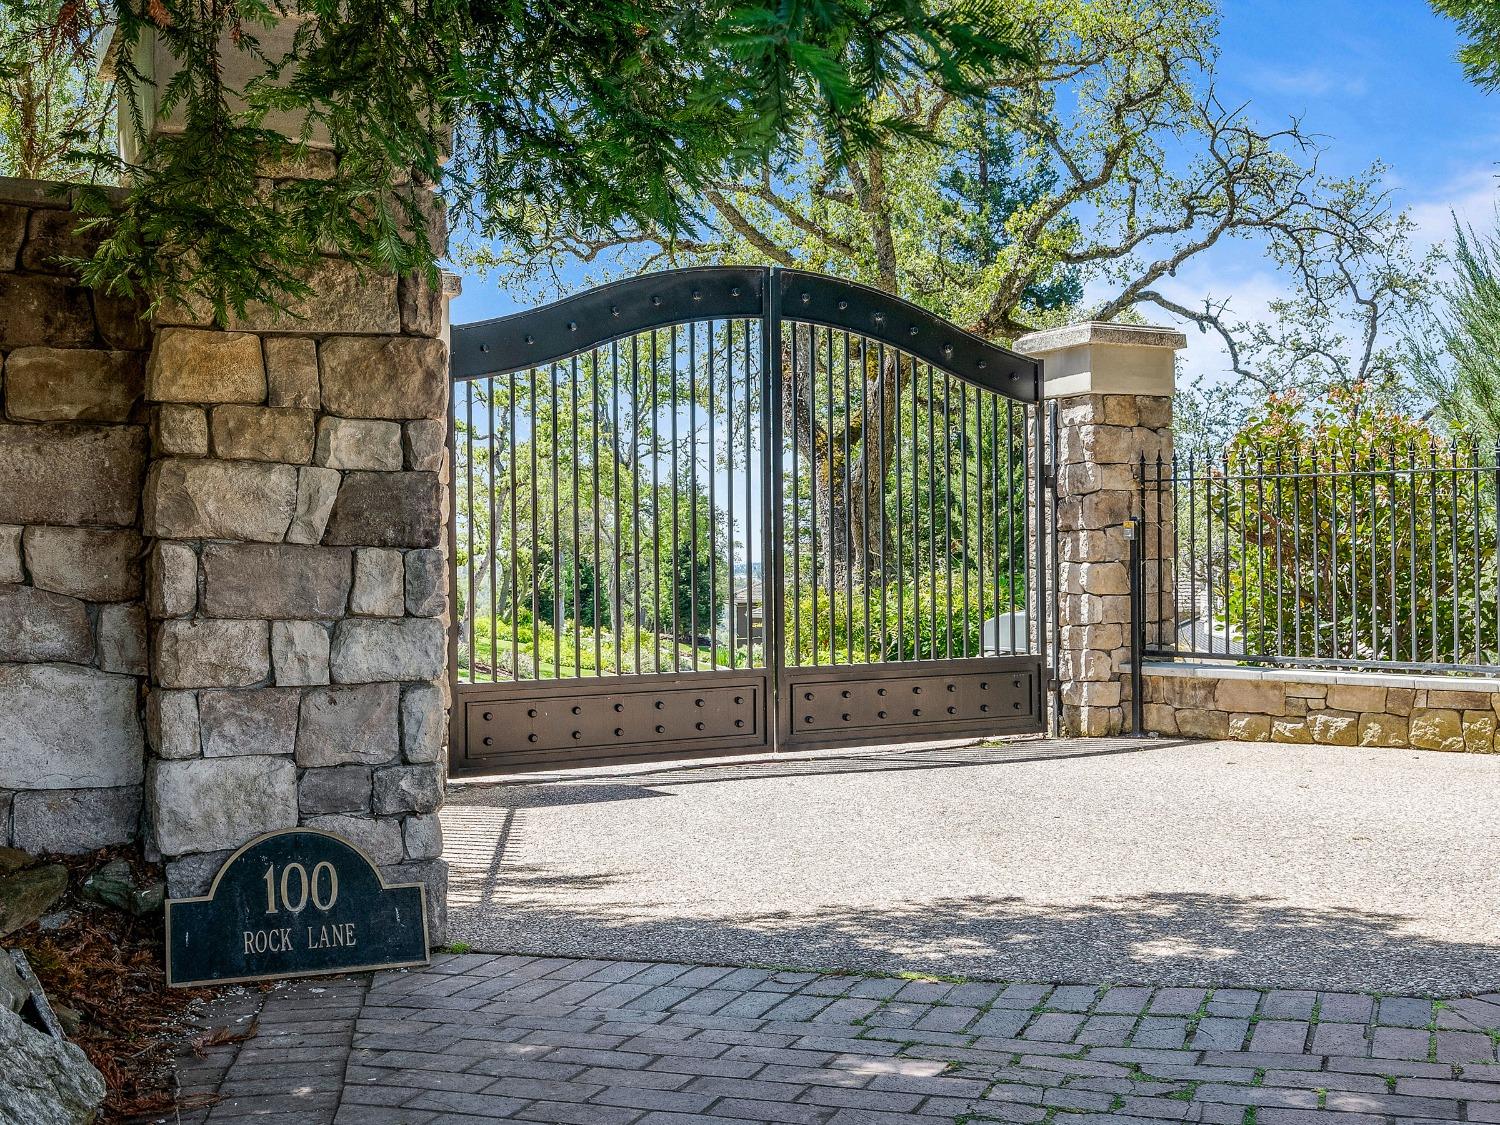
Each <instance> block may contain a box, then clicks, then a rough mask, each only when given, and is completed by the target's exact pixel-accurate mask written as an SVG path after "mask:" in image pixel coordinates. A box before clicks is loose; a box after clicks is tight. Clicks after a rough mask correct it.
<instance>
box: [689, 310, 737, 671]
mask: <svg viewBox="0 0 1500 1125" xmlns="http://www.w3.org/2000/svg"><path fill="white" fill-rule="evenodd" d="M716 382H717V381H716V380H715V379H714V322H713V321H712V320H710V321H709V322H708V461H707V464H706V465H705V468H707V470H708V667H709V670H710V671H713V670H715V669H717V668H718V667H719V615H718V612H717V610H718V605H719V499H718V488H717V483H718V482H717V480H716V478H717V477H718V475H719V447H718V428H717V427H716V426H715V425H714V412H715V411H716V410H717V409H718V402H717V400H716V396H715V393H714V388H715V385H716ZM696 522H697V521H696V520H694V523H695V524H696ZM732 527H733V525H731V531H730V537H731V542H732V541H733V535H734V532H733V530H732ZM729 555H730V573H731V574H733V573H734V563H733V559H734V550H733V548H732V547H731V549H730V552H729ZM730 584H731V585H733V582H732V581H731V583H730Z"/></svg>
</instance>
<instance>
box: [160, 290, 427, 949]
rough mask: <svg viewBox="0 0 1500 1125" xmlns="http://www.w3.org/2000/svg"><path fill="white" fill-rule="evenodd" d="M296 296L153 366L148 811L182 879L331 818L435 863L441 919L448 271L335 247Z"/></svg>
mask: <svg viewBox="0 0 1500 1125" xmlns="http://www.w3.org/2000/svg"><path fill="white" fill-rule="evenodd" d="M311 284H312V289H313V296H312V297H311V298H310V299H309V301H308V302H307V303H306V304H305V305H304V306H303V307H301V308H298V309H296V310H294V317H293V318H288V317H286V316H283V317H281V318H275V317H272V316H270V315H251V316H248V317H243V318H234V319H232V320H231V323H230V324H229V325H228V327H227V328H226V329H223V330H220V329H216V328H211V327H206V326H204V325H202V324H201V323H194V321H195V319H196V318H195V317H193V316H192V315H191V314H190V313H178V314H175V315H174V314H169V315H167V316H166V317H165V318H164V320H163V322H162V323H161V324H160V325H159V326H158V331H157V335H156V339H155V346H154V348H153V350H152V353H151V358H150V362H149V365H148V367H147V371H146V399H147V401H148V403H149V404H150V409H151V413H152V459H151V464H150V468H149V473H148V479H147V483H146V493H145V504H144V530H145V533H146V534H147V535H148V536H149V537H151V539H152V547H151V552H150V565H149V572H148V583H147V590H148V597H147V604H148V610H149V614H150V618H151V621H152V638H153V646H152V647H153V651H152V665H151V686H150V692H149V695H148V700H147V709H146V722H147V733H148V736H149V739H150V746H151V751H152V755H151V761H150V764H149V767H148V770H147V781H146V797H147V809H148V823H149V825H150V828H151V834H152V836H151V838H152V841H153V842H154V844H155V846H156V847H157V848H158V849H159V850H160V851H161V853H162V855H163V856H165V857H167V860H168V863H167V873H168V883H169V890H170V892H171V893H172V894H174V895H182V894H191V893H197V892H199V891H201V890H202V889H203V888H204V886H205V885H206V882H207V880H208V879H209V878H210V877H211V876H212V874H213V872H214V870H216V868H217V867H218V865H219V864H220V862H222V860H223V859H224V857H225V855H226V854H227V853H228V851H229V850H230V849H232V848H235V847H237V846H239V845H241V844H243V843H245V842H246V841H248V840H250V839H252V838H253V837H255V836H256V835H258V834H259V833H262V832H266V831H270V830H273V829H278V828H286V827H291V826H294V825H299V824H300V825H307V826H311V827H316V828H326V829H329V830H331V831H334V832H337V833H339V834H341V835H343V836H345V837H347V838H349V839H350V840H352V841H354V842H355V843H356V844H358V845H359V846H360V847H362V848H363V849H364V850H365V852H366V853H368V854H369V855H370V856H371V858H372V859H374V860H375V862H376V863H378V864H379V865H381V867H382V868H383V870H384V872H385V874H386V876H387V878H388V879H399V880H402V881H418V880H420V881H424V882H426V883H427V885H428V887H429V897H430V899H431V900H432V901H433V903H434V908H435V909H434V918H433V922H434V938H435V939H436V938H438V937H440V935H441V931H442V924H441V922H442V917H441V910H440V907H441V900H442V889H443V885H444V868H443V865H442V861H441V860H440V859H439V858H438V857H439V856H440V854H441V850H442V846H441V833H440V830H439V827H438V820H437V808H438V805H439V804H440V802H441V798H442V793H443V787H444V771H445V768H446V763H445V758H446V754H445V746H446V734H447V719H446V704H445V693H446V682H445V667H446V659H447V631H446V624H445V613H446V604H445V603H446V590H447V578H446V564H445V556H444V542H445V534H444V529H445V526H446V524H445V517H444V511H443V492H444V476H443V474H444V473H445V472H446V442H445V435H446V417H447V403H448V366H447V347H446V344H445V342H444V340H443V338H442V336H443V306H442V294H441V292H440V291H439V290H437V289H435V288H433V287H430V286H428V285H426V284H425V283H423V282H421V281H417V280H409V281H408V280H403V281H401V282H399V283H398V281H397V279H395V278H393V277H382V276H378V275H366V276H364V277H360V276H359V275H357V274H356V273H355V272H354V271H353V270H352V268H351V267H348V266H346V265H342V264H340V263H338V262H336V261H333V260H329V261H327V262H326V263H325V264H324V266H323V267H322V268H321V269H319V270H318V271H317V272H316V274H315V276H314V277H313V278H311Z"/></svg>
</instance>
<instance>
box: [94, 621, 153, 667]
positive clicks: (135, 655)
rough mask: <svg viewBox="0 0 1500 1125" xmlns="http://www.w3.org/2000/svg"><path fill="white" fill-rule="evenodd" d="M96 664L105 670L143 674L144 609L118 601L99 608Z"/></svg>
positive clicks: (144, 649) (144, 659)
mask: <svg viewBox="0 0 1500 1125" xmlns="http://www.w3.org/2000/svg"><path fill="white" fill-rule="evenodd" d="M98 637H99V667H100V668H101V669H102V670H103V671H105V672H123V673H125V674H127V675H132V676H144V675H145V674H146V608H145V607H144V606H142V605H139V604H128V603H121V604H118V605H102V606H100V607H99V624H98Z"/></svg>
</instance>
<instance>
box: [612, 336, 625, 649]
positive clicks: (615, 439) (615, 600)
mask: <svg viewBox="0 0 1500 1125" xmlns="http://www.w3.org/2000/svg"><path fill="white" fill-rule="evenodd" d="M609 416H610V423H609V461H610V489H609V494H610V498H611V503H612V505H613V507H611V508H610V513H609V515H610V527H611V534H610V539H611V540H612V541H613V551H614V581H613V582H612V583H611V584H610V588H611V589H612V590H613V591H614V596H613V597H611V598H610V614H611V617H612V619H613V620H612V621H611V624H612V625H613V626H614V629H615V675H617V676H623V675H624V674H625V623H624V621H623V620H622V619H623V617H624V615H625V607H624V602H623V598H622V597H621V592H622V587H623V586H624V584H625V574H624V565H623V554H622V553H623V550H624V544H622V543H621V542H620V341H618V340H611V341H610V344H609Z"/></svg>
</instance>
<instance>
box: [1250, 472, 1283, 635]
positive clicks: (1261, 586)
mask: <svg viewBox="0 0 1500 1125" xmlns="http://www.w3.org/2000/svg"><path fill="white" fill-rule="evenodd" d="M1255 495H1256V501H1255V504H1256V509H1257V511H1256V513H1255V515H1256V520H1255V524H1256V532H1255V581H1256V598H1255V603H1256V607H1257V609H1258V611H1259V612H1258V614H1257V619H1256V628H1257V629H1258V630H1259V632H1258V633H1257V634H1256V638H1255V644H1256V647H1255V648H1254V649H1251V648H1249V647H1248V646H1247V647H1246V649H1245V651H1246V652H1252V651H1253V652H1264V651H1265V647H1264V646H1265V643H1266V593H1265V591H1266V458H1265V454H1264V453H1262V452H1260V451H1259V450H1257V451H1256V454H1255ZM1240 518H1241V520H1243V519H1244V514H1243V513H1241V516H1240ZM1278 639H1279V637H1278Z"/></svg>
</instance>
